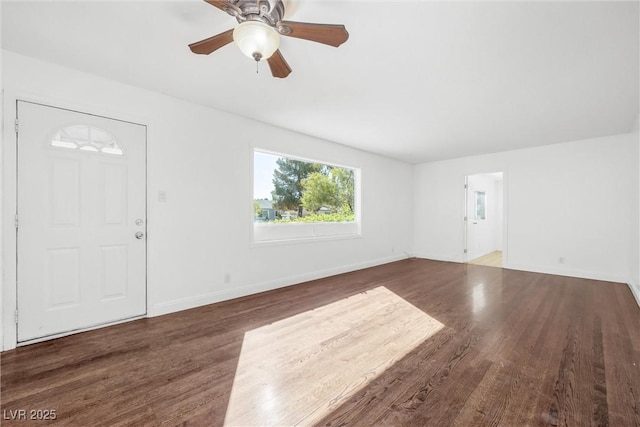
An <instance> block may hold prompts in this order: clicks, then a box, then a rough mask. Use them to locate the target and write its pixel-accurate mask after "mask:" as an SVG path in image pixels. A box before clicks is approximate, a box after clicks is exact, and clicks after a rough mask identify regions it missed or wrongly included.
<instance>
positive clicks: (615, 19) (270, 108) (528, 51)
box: [2, 0, 640, 163]
mask: <svg viewBox="0 0 640 427" xmlns="http://www.w3.org/2000/svg"><path fill="white" fill-rule="evenodd" d="M638 6H639V5H638V2H636V1H630V2H575V1H574V2H535V1H534V2H522V1H511V2H484V1H474V2H457V1H444V2H431V1H397V0H396V1H388V2H387V1H321V0H294V2H293V3H290V7H289V8H288V10H287V16H286V18H287V19H289V20H295V21H303V22H318V23H333V24H345V26H346V27H347V30H348V31H349V34H350V38H349V40H348V41H347V42H346V43H345V44H344V45H342V46H341V47H339V48H337V49H336V48H333V47H330V46H325V45H322V44H317V43H313V42H309V41H304V40H299V39H293V38H286V37H283V38H282V41H281V46H280V50H281V51H282V53H283V55H284V56H285V58H286V60H287V61H288V62H289V65H290V66H291V67H292V68H293V73H291V75H290V76H289V77H288V78H286V79H275V78H273V77H271V74H270V72H269V69H268V66H266V64H261V69H260V73H259V74H258V75H256V70H255V64H254V63H253V62H252V61H251V60H250V59H248V58H246V57H244V56H243V55H242V54H241V53H240V51H239V50H238V49H237V47H236V46H235V45H233V44H230V45H228V46H226V47H224V48H222V49H221V50H219V51H217V52H214V53H213V54H212V55H210V56H202V55H194V54H192V53H191V52H190V51H189V49H188V48H187V45H188V44H189V43H191V42H194V41H198V40H201V39H204V38H206V37H209V36H211V35H214V34H217V33H220V32H222V31H225V30H227V29H229V28H232V27H233V26H234V24H235V23H236V22H235V20H234V19H233V18H232V17H230V16H228V15H227V14H225V13H223V12H221V11H220V10H218V9H216V8H214V7H212V6H210V5H208V4H206V3H205V2H204V1H202V0H183V1H175V2H171V1H142V2H134V1H87V0H83V1H76V2H61V1H44V2H35V1H29V0H22V1H6V0H3V3H2V46H3V48H5V49H8V50H11V51H14V52H17V53H20V54H23V55H27V56H33V57H36V58H41V59H44V60H47V61H51V62H55V63H59V64H64V65H67V66H69V67H72V68H76V69H79V70H83V71H87V72H90V73H94V74H98V75H102V76H105V77H109V78H112V79H115V80H118V81H121V82H124V83H128V84H132V85H136V86H139V87H143V88H147V89H151V90H154V91H158V92H162V93H165V94H168V95H171V96H174V97H178V98H182V99H186V100H190V101H193V102H196V103H199V104H204V105H208V106H211V107H215V108H218V109H221V110H225V111H229V112H233V113H237V114H240V115H243V116H246V117H250V118H253V119H256V120H260V121H264V122H267V123H272V124H274V125H277V126H281V127H284V128H288V129H292V130H295V131H298V132H302V133H305V134H309V135H313V136H317V137H321V138H325V139H327V140H331V141H335V142H338V143H342V144H345V145H349V146H352V147H356V148H360V149H363V150H367V151H371V152H375V153H380V154H383V155H386V156H389V157H393V158H397V159H401V160H404V161H407V162H410V163H418V162H423V161H430V160H436V159H446V158H454V157H461V156H467V155H473V154H480V153H490V152H497V151H503V150H508V149H515V148H522V147H528V146H535V145H545V144H552V143H557V142H564V141H572V140H578V139H584V138H591V137H598V136H605V135H612V134H618V133H625V132H628V131H629V130H630V129H631V126H632V124H633V122H634V120H635V118H636V117H637V115H638V112H639V95H638V93H639V84H638V80H639V73H640V71H639V65H638V61H639V50H640V43H639V24H638V22H639V13H640V12H639V7H638Z"/></svg>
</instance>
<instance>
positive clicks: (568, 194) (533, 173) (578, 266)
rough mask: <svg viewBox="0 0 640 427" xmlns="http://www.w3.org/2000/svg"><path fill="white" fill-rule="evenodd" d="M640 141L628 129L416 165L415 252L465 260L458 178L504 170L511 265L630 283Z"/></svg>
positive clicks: (512, 266) (635, 239) (636, 217)
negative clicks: (571, 140)
mask: <svg viewBox="0 0 640 427" xmlns="http://www.w3.org/2000/svg"><path fill="white" fill-rule="evenodd" d="M637 144H638V143H637V138H636V139H634V137H633V135H632V134H624V135H618V136H611V137H606V138H597V139H590V140H584V141H575V142H569V143H564V144H556V145H550V146H544V147H536V148H531V149H525V150H516V151H509V152H503V153H497V154H490V155H484V156H475V157H467V158H462V159H455V160H448V161H440V162H433V163H425V164H421V165H418V166H416V168H415V181H414V186H415V189H416V196H415V199H414V209H415V233H414V250H415V252H416V255H418V256H420V257H425V258H432V259H439V260H448V261H457V262H462V260H463V252H462V243H463V234H462V232H463V225H462V218H463V212H464V209H463V208H464V206H463V201H464V197H463V196H461V195H462V194H463V191H464V190H463V188H462V185H461V184H460V183H461V182H463V179H464V178H463V177H464V176H465V175H471V174H475V173H482V172H492V171H500V170H501V171H504V172H505V179H504V185H505V186H506V192H505V200H504V203H505V204H506V209H505V212H506V213H507V218H506V228H505V234H506V236H505V237H506V239H505V242H506V245H505V246H506V247H505V248H504V249H505V250H506V253H507V256H506V259H505V260H504V265H505V267H508V268H514V269H520V270H531V271H541V272H547V273H556V274H566V275H572V276H578V277H589V278H595V279H603V280H613V281H619V282H629V281H630V280H631V274H630V271H631V270H630V268H631V265H632V263H633V262H634V261H633V259H632V258H633V255H632V254H631V253H630V251H629V248H630V247H632V245H633V244H634V243H633V242H632V241H637V239H638V234H637V232H636V233H635V234H634V231H633V230H634V224H635V222H637V219H638V215H637V197H635V195H637V194H638V176H637V174H638V161H637V159H638V155H637ZM560 257H563V258H564V263H560V262H559V258H560ZM637 258H638V257H635V259H637Z"/></svg>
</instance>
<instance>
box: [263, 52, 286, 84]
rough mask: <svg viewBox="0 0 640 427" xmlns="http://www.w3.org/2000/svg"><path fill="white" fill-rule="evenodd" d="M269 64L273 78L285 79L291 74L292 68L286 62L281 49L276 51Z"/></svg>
mask: <svg viewBox="0 0 640 427" xmlns="http://www.w3.org/2000/svg"><path fill="white" fill-rule="evenodd" d="M267 62H268V63H269V68H271V74H273V77H279V78H281V79H284V78H285V77H287V76H288V75H289V74H290V73H291V67H289V64H287V61H285V60H284V56H282V53H280V49H278V50H276V51H275V52H274V54H273V55H271V57H270V58H269V59H267Z"/></svg>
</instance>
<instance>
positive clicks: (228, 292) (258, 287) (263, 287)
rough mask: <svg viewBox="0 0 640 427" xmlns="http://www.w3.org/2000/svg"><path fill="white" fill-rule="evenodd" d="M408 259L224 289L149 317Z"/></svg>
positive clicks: (167, 305)
mask: <svg viewBox="0 0 640 427" xmlns="http://www.w3.org/2000/svg"><path fill="white" fill-rule="evenodd" d="M406 258H407V256H406V255H396V256H393V257H387V258H379V259H376V260H373V261H366V262H361V263H357V264H350V265H344V266H340V267H335V268H329V269H325V270H319V271H314V272H311V273H305V274H299V275H296V276H289V277H284V278H279V279H275V280H270V281H267V282H263V283H253V284H250V285H245V286H240V287H235V288H233V289H224V290H221V291H218V292H211V293H208V294H204V295H196V296H193V297H187V298H182V299H178V300H174V301H167V302H161V303H157V304H154V305H153V308H152V310H150V313H149V317H155V316H161V315H163V314H169V313H175V312H178V311H182V310H188V309H190V308H195V307H201V306H203V305H208V304H213V303H216V302H220V301H226V300H230V299H233V298H239V297H243V296H247V295H252V294H257V293H260V292H265V291H270V290H273V289H278V288H283V287H286V286H291V285H296V284H299V283H304V282H308V281H311V280H317V279H322V278H325V277H329V276H335V275H337V274H342V273H349V272H351V271H356V270H362V269H364V268H369V267H375V266H377V265H382V264H388V263H390V262H395V261H400V260H403V259H406Z"/></svg>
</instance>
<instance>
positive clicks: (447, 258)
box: [415, 252, 462, 263]
mask: <svg viewBox="0 0 640 427" xmlns="http://www.w3.org/2000/svg"><path fill="white" fill-rule="evenodd" d="M415 257H416V258H422V259H430V260H433V261H444V262H457V263H462V259H460V257H456V256H454V255H452V256H442V255H435V254H429V253H426V252H418V253H416V254H415Z"/></svg>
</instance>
